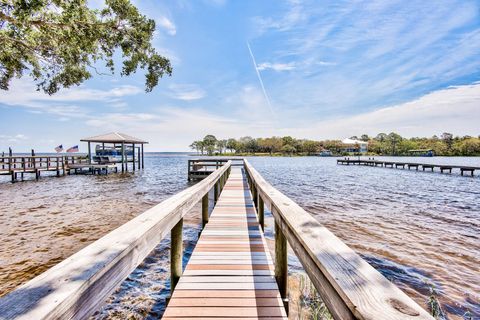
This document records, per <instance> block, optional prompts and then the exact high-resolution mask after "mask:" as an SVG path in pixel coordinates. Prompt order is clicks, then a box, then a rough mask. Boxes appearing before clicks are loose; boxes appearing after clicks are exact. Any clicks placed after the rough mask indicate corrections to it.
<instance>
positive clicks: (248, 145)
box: [190, 132, 480, 156]
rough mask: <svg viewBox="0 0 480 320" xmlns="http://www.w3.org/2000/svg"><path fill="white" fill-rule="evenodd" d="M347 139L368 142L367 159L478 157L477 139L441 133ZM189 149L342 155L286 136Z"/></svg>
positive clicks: (328, 145) (333, 147)
mask: <svg viewBox="0 0 480 320" xmlns="http://www.w3.org/2000/svg"><path fill="white" fill-rule="evenodd" d="M351 139H354V140H359V141H364V142H368V154H371V155H395V156H405V155H410V152H409V151H410V150H419V149H424V150H433V152H434V154H435V155H437V156H479V155H480V136H477V137H472V136H462V137H460V136H454V135H453V134H451V133H448V132H444V133H442V134H441V135H440V136H436V135H435V136H433V137H430V138H420V137H414V138H404V137H402V136H401V135H399V134H397V133H394V132H392V133H389V134H386V133H379V134H377V135H376V136H375V137H370V136H368V135H366V134H363V135H361V136H360V137H357V136H353V137H351ZM190 148H191V149H193V150H195V151H196V152H197V153H199V154H202V155H204V154H205V155H255V154H268V155H290V156H292V155H315V154H318V153H320V152H322V151H326V150H328V151H330V152H331V153H332V154H333V155H346V154H348V153H347V152H345V149H346V145H345V144H343V143H342V141H341V140H321V141H317V140H309V139H296V138H292V137H290V136H285V137H270V138H252V137H249V136H246V137H242V138H239V139H234V138H229V139H217V138H216V137H215V136H214V135H211V134H209V135H206V136H205V137H204V138H203V139H202V140H197V141H194V142H193V143H192V144H191V145H190Z"/></svg>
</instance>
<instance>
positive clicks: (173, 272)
mask: <svg viewBox="0 0 480 320" xmlns="http://www.w3.org/2000/svg"><path fill="white" fill-rule="evenodd" d="M170 238H171V244H170V293H171V294H172V293H173V290H174V289H175V286H176V285H177V283H178V280H180V277H181V276H182V261H183V218H182V219H180V221H178V223H177V224H176V225H175V227H173V228H172V230H171V231H170Z"/></svg>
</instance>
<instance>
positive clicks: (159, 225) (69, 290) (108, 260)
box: [0, 161, 231, 320]
mask: <svg viewBox="0 0 480 320" xmlns="http://www.w3.org/2000/svg"><path fill="white" fill-rule="evenodd" d="M230 167H231V161H228V162H227V163H225V164H224V165H223V166H222V167H220V168H219V169H218V170H216V171H214V172H213V173H212V174H211V175H209V176H208V177H207V178H205V179H204V180H203V181H201V182H199V183H197V184H195V185H194V186H192V187H190V188H188V189H186V190H184V191H182V192H180V193H177V194H176V195H174V196H172V197H170V198H168V199H166V200H165V201H163V202H161V203H160V204H158V205H156V206H155V207H153V208H151V209H149V210H147V211H146V212H144V213H142V214H141V215H139V216H137V217H136V218H134V219H132V220H130V221H129V222H127V223H125V224H124V225H122V226H121V227H119V228H117V229H115V230H113V231H112V232H110V233H109V234H107V235H105V236H104V237H102V238H100V239H99V240H97V241H95V242H94V243H92V244H90V245H89V246H87V247H85V248H83V249H82V250H80V251H79V252H77V253H75V254H74V255H72V256H71V257H69V258H67V259H66V260H64V261H62V262H61V263H59V264H57V265H56V266H54V267H52V268H51V269H49V270H47V271H46V272H44V273H43V274H41V275H39V276H37V277H36V278H34V279H32V280H30V281H29V282H27V283H26V284H24V285H22V286H20V287H19V288H18V289H16V290H15V291H13V292H11V293H9V294H8V295H6V296H4V297H2V298H0V319H28V320H31V319H35V320H39V319H85V318H87V317H88V316H89V315H91V314H92V313H93V312H95V311H96V310H98V309H99V307H100V306H101V305H102V304H103V303H104V302H105V300H106V298H107V297H108V296H109V295H110V294H111V293H112V291H113V290H114V289H115V288H116V287H118V285H119V284H120V283H121V282H122V281H123V280H124V279H125V278H126V277H127V276H128V275H129V274H130V273H131V272H132V271H133V270H134V269H135V268H136V267H137V266H138V265H139V264H140V263H141V262H142V261H143V260H144V259H145V257H147V255H148V254H149V253H150V252H151V251H152V250H153V249H154V248H155V246H156V245H157V244H158V243H160V241H161V240H162V239H163V238H164V237H165V236H166V235H167V234H168V233H169V232H170V231H171V283H172V290H173V288H174V287H175V285H176V283H177V281H178V279H179V277H180V276H181V273H182V232H181V231H182V225H183V217H184V216H185V215H186V214H187V213H188V211H189V210H190V209H192V208H193V207H194V206H195V204H197V203H198V202H199V201H200V200H201V201H202V219H203V224H205V223H206V222H207V221H208V203H209V199H208V193H209V191H210V190H211V189H212V188H213V189H214V190H215V201H216V199H217V197H218V195H219V190H221V189H222V188H223V186H224V184H225V182H226V179H227V177H228V174H229V172H230Z"/></svg>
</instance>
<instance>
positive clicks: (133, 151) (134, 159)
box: [132, 143, 135, 171]
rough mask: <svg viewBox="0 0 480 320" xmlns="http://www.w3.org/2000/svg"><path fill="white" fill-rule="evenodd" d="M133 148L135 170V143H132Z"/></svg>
mask: <svg viewBox="0 0 480 320" xmlns="http://www.w3.org/2000/svg"><path fill="white" fill-rule="evenodd" d="M132 150H133V153H132V156H133V162H132V163H133V171H135V143H133V144H132Z"/></svg>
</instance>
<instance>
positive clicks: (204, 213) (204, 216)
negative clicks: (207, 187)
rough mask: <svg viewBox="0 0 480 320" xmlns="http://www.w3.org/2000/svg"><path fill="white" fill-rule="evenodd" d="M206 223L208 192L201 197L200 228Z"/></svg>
mask: <svg viewBox="0 0 480 320" xmlns="http://www.w3.org/2000/svg"><path fill="white" fill-rule="evenodd" d="M207 223H208V192H207V193H206V194H205V195H204V196H203V198H202V229H203V228H205V225H206V224H207Z"/></svg>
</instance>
